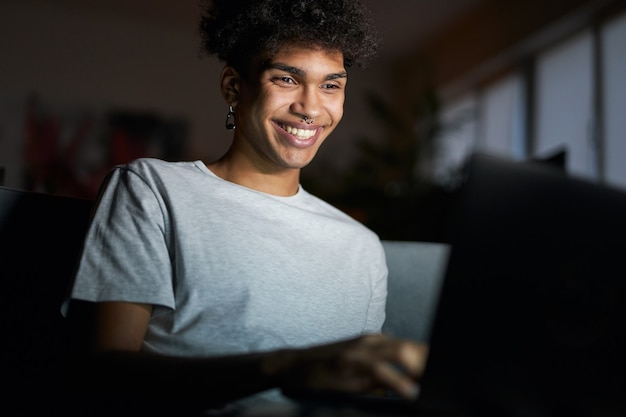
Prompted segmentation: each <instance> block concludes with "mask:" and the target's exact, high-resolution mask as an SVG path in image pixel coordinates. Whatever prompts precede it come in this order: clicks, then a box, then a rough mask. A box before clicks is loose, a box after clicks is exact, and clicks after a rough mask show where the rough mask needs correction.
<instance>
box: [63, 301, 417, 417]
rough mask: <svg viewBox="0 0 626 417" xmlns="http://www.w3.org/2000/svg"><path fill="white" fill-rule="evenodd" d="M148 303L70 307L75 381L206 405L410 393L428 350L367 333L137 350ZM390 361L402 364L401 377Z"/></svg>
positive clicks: (131, 394)
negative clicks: (234, 351) (303, 344)
mask: <svg viewBox="0 0 626 417" xmlns="http://www.w3.org/2000/svg"><path fill="white" fill-rule="evenodd" d="M150 314H151V306H149V305H144V304H133V303H121V302H107V303H85V302H74V304H73V305H72V308H71V311H70V319H71V320H72V322H73V325H74V330H75V331H74V334H75V335H77V337H76V338H75V343H74V348H75V355H74V357H75V358H76V359H77V361H76V362H75V364H76V365H77V366H76V368H75V372H74V374H73V375H74V377H75V378H76V381H80V384H81V385H85V386H89V387H90V389H91V390H95V391H97V392H105V393H111V394H115V395H116V396H117V397H118V398H119V397H122V398H126V397H128V398H133V399H135V400H139V401H141V400H142V399H145V400H149V401H151V402H153V401H154V400H155V399H167V400H168V402H169V403H170V404H186V405H189V404H196V405H197V408H198V409H202V408H208V407H211V406H216V405H219V404H223V403H225V402H228V401H231V400H234V399H238V398H242V397H244V396H247V395H251V394H254V393H256V392H259V391H262V390H266V389H269V388H273V387H279V388H285V387H290V388H304V389H320V390H340V391H347V392H364V391H369V390H372V389H376V388H381V387H384V388H391V389H393V390H395V391H397V392H399V393H400V394H402V395H405V396H412V395H414V394H415V382H414V381H415V378H417V377H419V375H420V373H421V371H422V368H423V365H424V357H425V353H426V350H425V349H426V348H425V347H424V346H420V345H415V344H413V343H409V342H403V341H397V340H391V339H388V338H386V337H384V336H380V335H375V336H366V337H362V338H357V339H353V340H347V341H341V342H337V343H334V344H329V345H324V346H317V347H312V348H308V349H285V350H280V351H274V352H266V353H259V354H248V355H237V356H228V357H213V358H183V357H165V356H158V355H151V354H145V353H142V352H141V350H140V349H141V345H142V343H143V337H144V335H145V333H146V329H147V326H148V320H149V318H150ZM391 364H397V365H401V366H402V367H403V368H404V369H405V370H406V372H400V371H399V370H398V369H397V367H394V366H391Z"/></svg>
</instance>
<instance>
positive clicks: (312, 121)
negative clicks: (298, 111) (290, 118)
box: [302, 116, 315, 125]
mask: <svg viewBox="0 0 626 417" xmlns="http://www.w3.org/2000/svg"><path fill="white" fill-rule="evenodd" d="M302 121H303V122H304V123H306V124H308V125H312V124H313V123H315V119H310V118H309V116H302Z"/></svg>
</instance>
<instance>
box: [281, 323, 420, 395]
mask: <svg viewBox="0 0 626 417" xmlns="http://www.w3.org/2000/svg"><path fill="white" fill-rule="evenodd" d="M427 354H428V347H427V346H426V345H424V344H418V343H414V342H410V341H407V340H399V339H392V338H389V337H387V336H384V335H367V336H362V337H358V338H356V339H351V340H347V341H342V342H337V343H333V344H329V345H322V346H316V347H312V348H307V349H301V350H292V351H287V352H286V358H287V359H286V360H284V361H283V363H282V366H281V369H282V370H279V371H278V372H279V374H280V376H279V379H280V385H281V386H282V387H283V388H295V389H305V390H330V391H343V392H348V393H355V394H356V393H367V392H372V391H375V390H379V389H384V390H387V389H391V390H393V391H395V392H396V393H397V394H399V395H401V396H403V397H406V398H409V399H413V398H415V397H416V396H417V394H418V384H417V381H418V380H419V378H420V377H421V375H422V372H423V370H424V366H425V363H426V356H427Z"/></svg>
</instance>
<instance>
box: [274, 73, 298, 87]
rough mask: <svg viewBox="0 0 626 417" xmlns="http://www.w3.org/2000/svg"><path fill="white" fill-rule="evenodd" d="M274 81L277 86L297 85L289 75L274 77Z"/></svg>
mask: <svg viewBox="0 0 626 417" xmlns="http://www.w3.org/2000/svg"><path fill="white" fill-rule="evenodd" d="M273 80H274V82H275V83H277V84H285V85H295V84H296V81H295V80H294V79H293V78H291V77H289V76H287V75H281V76H277V77H274V79H273Z"/></svg>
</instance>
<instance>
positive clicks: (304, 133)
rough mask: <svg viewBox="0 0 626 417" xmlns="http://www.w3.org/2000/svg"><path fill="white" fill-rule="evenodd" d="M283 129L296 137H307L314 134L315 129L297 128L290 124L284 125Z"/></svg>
mask: <svg viewBox="0 0 626 417" xmlns="http://www.w3.org/2000/svg"><path fill="white" fill-rule="evenodd" d="M285 130H286V131H287V133H290V134H292V135H294V136H295V137H297V138H298V139H308V138H310V137H311V136H313V135H314V134H315V130H309V129H297V128H295V127H291V126H285Z"/></svg>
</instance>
